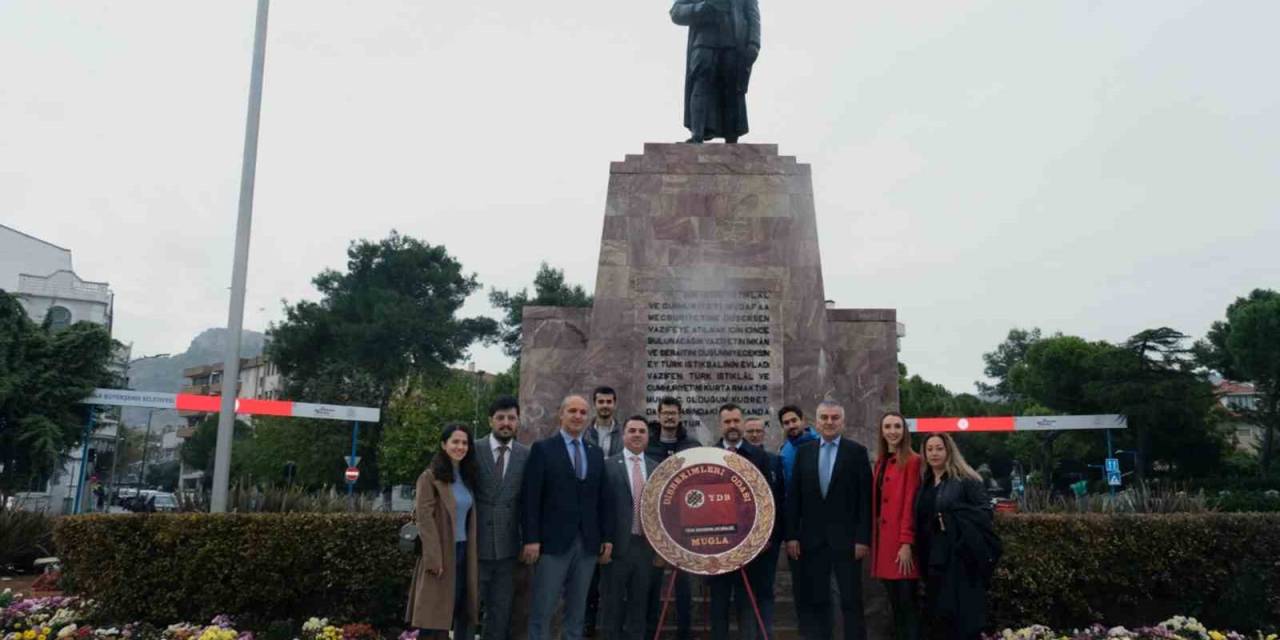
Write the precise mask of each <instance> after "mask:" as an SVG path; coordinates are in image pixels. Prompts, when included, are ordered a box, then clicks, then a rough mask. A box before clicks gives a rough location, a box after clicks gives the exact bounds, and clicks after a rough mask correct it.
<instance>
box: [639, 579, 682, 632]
mask: <svg viewBox="0 0 1280 640" xmlns="http://www.w3.org/2000/svg"><path fill="white" fill-rule="evenodd" d="M669 570H670V571H675V572H676V583H675V587H674V588H675V594H674V596H673V597H674V598H675V605H676V606H675V610H676V638H677V640H689V638H690V637H691V636H692V633H693V632H692V630H691V629H690V628H691V627H692V626H693V587H692V586H691V585H690V584H689V574H687V573H685V572H683V571H681V570H679V569H676V568H674V567H672V568H670V569H669ZM670 579H671V577H670V576H668V575H667V573H666V571H662V570H659V571H658V577H657V579H655V580H654V581H653V584H652V585H650V586H649V614H648V615H647V616H646V623H647V630H646V631H645V635H646V637H649V638H652V637H653V634H654V632H655V631H657V627H658V617H659V615H660V613H661V609H662V598H665V597H666V595H667V593H666V589H667V581H668V580H670ZM670 616H671V612H670V611H668V612H667V619H668V620H670V619H671V617H670ZM664 624H665V623H664Z"/></svg>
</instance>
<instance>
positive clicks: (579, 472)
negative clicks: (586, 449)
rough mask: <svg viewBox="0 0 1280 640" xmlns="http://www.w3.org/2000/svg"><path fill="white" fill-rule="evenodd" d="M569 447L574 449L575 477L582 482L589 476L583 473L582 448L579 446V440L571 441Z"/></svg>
mask: <svg viewBox="0 0 1280 640" xmlns="http://www.w3.org/2000/svg"><path fill="white" fill-rule="evenodd" d="M569 445H570V446H572V447H573V475H574V476H576V477H577V478H578V479H579V480H581V479H583V478H585V477H586V475H587V474H585V473H583V471H584V469H583V464H582V447H581V446H580V445H579V444H578V441H577V439H574V440H570V441H569Z"/></svg>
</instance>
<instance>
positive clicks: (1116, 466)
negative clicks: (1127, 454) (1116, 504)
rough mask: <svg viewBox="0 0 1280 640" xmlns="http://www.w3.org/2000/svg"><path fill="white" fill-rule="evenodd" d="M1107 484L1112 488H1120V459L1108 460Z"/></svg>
mask: <svg viewBox="0 0 1280 640" xmlns="http://www.w3.org/2000/svg"><path fill="white" fill-rule="evenodd" d="M1106 469H1107V484H1108V485H1109V486H1112V487H1118V486H1120V459H1119V458H1107V463H1106Z"/></svg>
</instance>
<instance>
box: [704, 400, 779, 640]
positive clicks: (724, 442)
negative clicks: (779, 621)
mask: <svg viewBox="0 0 1280 640" xmlns="http://www.w3.org/2000/svg"><path fill="white" fill-rule="evenodd" d="M716 446H717V447H720V448H722V449H728V450H729V451H732V452H734V453H736V454H738V455H740V456H742V457H744V458H746V459H747V460H750V461H751V464H752V465H755V467H756V468H757V469H759V470H760V473H761V474H762V475H764V477H765V478H768V477H769V473H770V470H769V457H768V455H767V454H765V451H764V449H759V448H757V447H755V446H753V445H751V444H749V443H748V442H747V441H746V440H743V438H742V407H739V406H738V405H736V404H734V403H732V402H729V403H726V404H723V405H720V441H719V442H717V443H716ZM774 517H777V514H776V513H775V515H774ZM774 561H775V563H776V562H777V559H776V558H775V559H774ZM759 562H760V559H759V557H757V558H756V559H755V560H752V561H751V562H750V563H748V564H747V566H746V567H745V569H746V573H747V579H748V580H750V581H751V590H752V591H753V592H756V593H759V591H760V584H759V578H760V573H761V571H760V569H759V566H758V564H757V563H759ZM707 584H708V586H710V587H711V638H712V640H727V639H728V637H729V601H730V600H733V608H734V610H735V611H736V613H737V615H736V618H737V620H738V636H737V637H739V638H746V639H748V640H750V639H753V638H758V637H760V627H759V623H758V622H757V621H756V617H755V610H754V608H753V607H752V606H751V603H750V601H749V600H748V595H747V589H746V585H745V584H743V582H742V575H741V574H739V573H738V572H737V571H732V572H729V573H724V574H721V575H718V576H711V577H710V578H707ZM762 617H763V616H762Z"/></svg>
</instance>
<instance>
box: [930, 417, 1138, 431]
mask: <svg viewBox="0 0 1280 640" xmlns="http://www.w3.org/2000/svg"><path fill="white" fill-rule="evenodd" d="M1128 424H1129V423H1128V420H1127V419H1126V418H1125V417H1124V416H1122V415H1116V414H1101V415H1089V416H976V417H956V418H908V419H907V428H908V429H909V430H911V431H913V432H916V433H939V432H949V433H964V432H968V431H974V432H991V431H1071V430H1076V429H1124V428H1126V427H1128Z"/></svg>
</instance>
